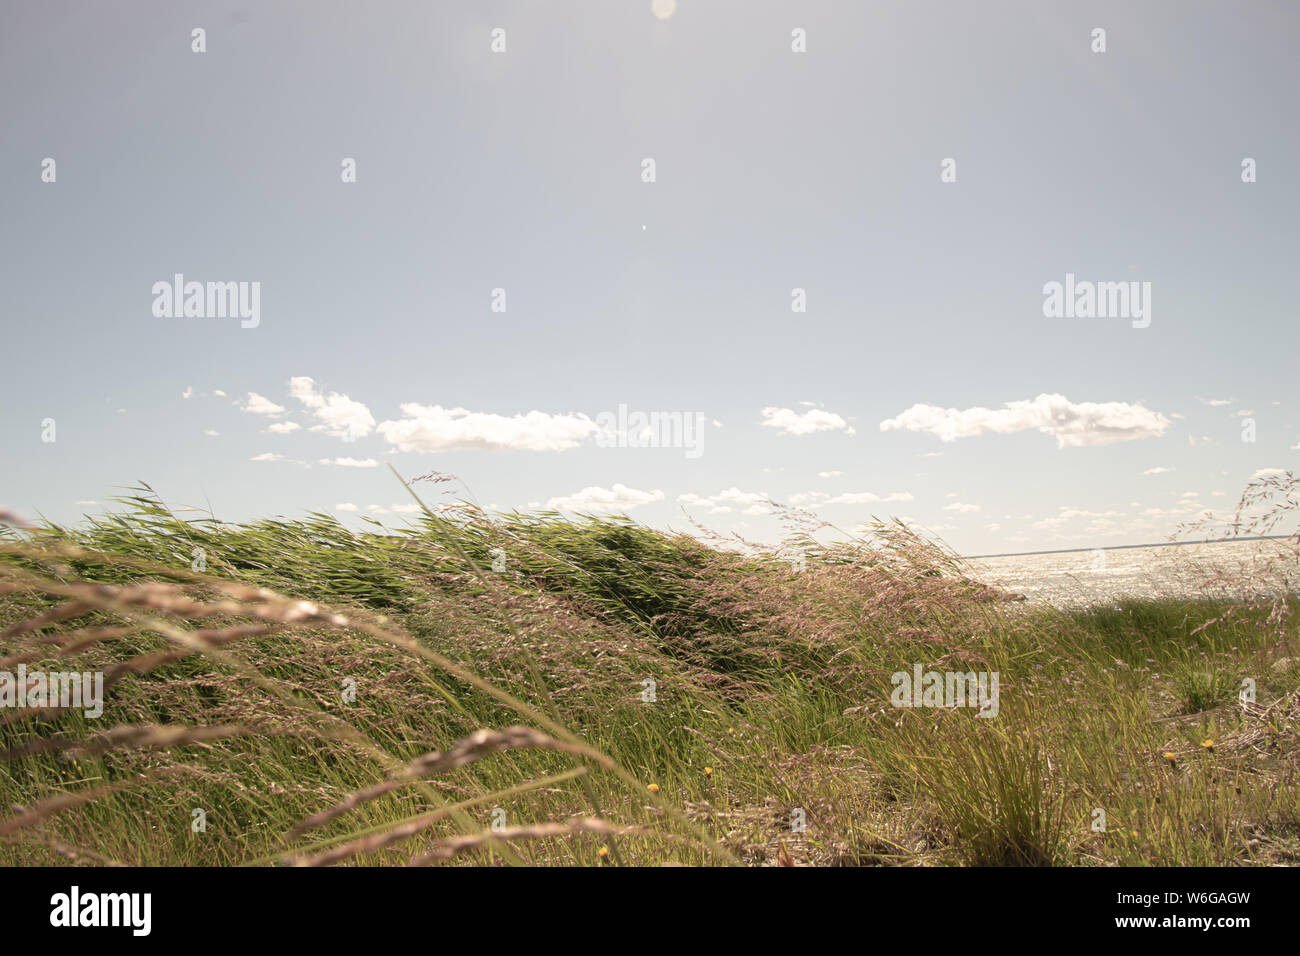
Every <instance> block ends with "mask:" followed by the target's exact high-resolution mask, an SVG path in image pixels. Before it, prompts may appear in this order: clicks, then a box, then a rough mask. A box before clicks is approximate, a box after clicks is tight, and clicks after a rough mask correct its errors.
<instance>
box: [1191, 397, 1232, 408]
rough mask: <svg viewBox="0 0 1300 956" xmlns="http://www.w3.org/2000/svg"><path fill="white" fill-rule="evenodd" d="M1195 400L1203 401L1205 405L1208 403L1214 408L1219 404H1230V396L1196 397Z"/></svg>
mask: <svg viewBox="0 0 1300 956" xmlns="http://www.w3.org/2000/svg"><path fill="white" fill-rule="evenodd" d="M1197 401H1199V402H1204V403H1205V404H1206V405H1210V406H1212V407H1214V408H1218V407H1219V406H1220V405H1231V404H1232V399H1230V398H1198V399H1197Z"/></svg>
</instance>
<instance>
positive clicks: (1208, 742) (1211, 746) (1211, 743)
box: [1201, 740, 1214, 750]
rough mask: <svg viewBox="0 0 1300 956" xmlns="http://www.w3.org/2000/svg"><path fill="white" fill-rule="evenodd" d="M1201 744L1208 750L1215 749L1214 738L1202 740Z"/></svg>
mask: <svg viewBox="0 0 1300 956" xmlns="http://www.w3.org/2000/svg"><path fill="white" fill-rule="evenodd" d="M1201 746H1202V747H1204V748H1205V749H1206V750H1213V749H1214V741H1213V740H1202V741H1201Z"/></svg>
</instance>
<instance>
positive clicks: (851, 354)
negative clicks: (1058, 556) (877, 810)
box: [0, 0, 1300, 554]
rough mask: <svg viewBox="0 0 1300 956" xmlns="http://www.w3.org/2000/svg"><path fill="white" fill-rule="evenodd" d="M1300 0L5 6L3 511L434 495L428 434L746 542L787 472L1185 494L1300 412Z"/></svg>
mask: <svg viewBox="0 0 1300 956" xmlns="http://www.w3.org/2000/svg"><path fill="white" fill-rule="evenodd" d="M195 31H201V32H200V33H196V32H195ZM1099 31H1102V32H1099ZM1298 39H1300V7H1297V6H1295V5H1293V4H1289V3H1271V2H1260V0H1247V2H1242V3H1234V4H1228V3H1223V2H1213V3H1197V2H1187V0H1178V2H1145V3H1142V4H1130V3H1095V2H1093V3H1088V4H1086V5H1083V4H1068V5H1067V4H1044V3H1039V2H1031V0H1025V2H1017V3H1008V2H981V3H952V2H945V3H937V2H925V0H905V2H888V3H883V2H882V3H870V4H867V3H827V2H815V0H806V2H793V0H791V2H759V0H744V2H740V0H736V2H704V0H699V2H696V0H679V2H676V3H674V2H672V0H656V2H654V3H651V2H650V0H590V2H578V0H564V2H559V0H556V2H521V3H506V2H475V3H470V2H460V0H456V2H451V0H446V2H436V3H428V2H421V3H415V2H411V3H394V2H375V3H368V4H353V3H338V2H321V0H313V2H300V3H288V2H280V0H274V2H259V3H256V4H251V3H202V4H199V3H186V2H165V3H163V2H134V3H131V4H129V5H117V4H90V3H67V2H60V0H41V2H9V3H6V4H4V5H3V6H0V117H3V128H4V131H5V132H4V136H3V137H0V209H2V210H3V215H0V284H2V287H3V289H4V296H5V308H4V312H3V315H4V318H3V322H4V333H3V339H0V341H3V349H2V351H3V353H4V355H5V358H6V361H5V362H4V365H3V369H4V371H3V373H2V374H0V408H2V409H3V415H0V443H2V446H0V447H3V449H4V453H3V458H0V507H6V508H9V509H11V510H13V511H15V512H17V513H19V514H22V515H25V516H27V517H31V518H37V517H44V518H46V519H49V520H53V521H59V522H74V521H77V520H79V519H80V517H81V516H82V515H83V514H94V513H98V512H102V511H104V510H106V509H110V508H112V507H114V505H113V502H112V500H111V499H112V498H113V496H114V495H119V494H122V493H124V491H123V490H124V489H125V488H127V487H128V486H130V485H132V484H134V483H136V482H137V481H144V482H147V483H148V484H149V485H150V486H151V487H153V488H154V489H155V490H156V491H157V492H158V494H159V495H160V496H162V498H163V499H164V500H165V501H166V502H167V503H168V504H169V505H171V506H172V507H174V508H177V509H180V508H184V507H196V508H201V509H203V510H204V511H209V510H210V511H211V513H212V514H214V515H215V516H216V517H218V518H221V519H224V520H229V521H245V520H253V519H258V518H263V517H269V516H275V515H284V516H289V517H293V516H298V515H302V514H304V513H306V512H308V511H324V512H329V513H333V514H336V515H337V516H338V517H339V518H340V519H342V520H344V521H346V522H348V523H350V524H354V525H358V526H360V522H361V521H362V520H363V518H364V517H365V516H367V515H369V516H371V517H374V518H377V519H378V520H380V521H383V522H384V523H386V524H394V525H400V524H402V523H404V522H405V521H408V520H409V519H410V514H409V508H410V507H411V506H410V499H409V497H407V496H406V493H405V491H404V490H403V489H402V487H401V485H400V484H399V483H398V481H397V480H396V478H395V477H394V476H393V474H392V473H391V472H390V471H389V469H388V468H387V467H386V463H391V464H392V465H393V467H395V468H396V469H397V471H398V472H399V473H400V474H402V475H403V476H405V477H412V476H416V475H421V474H426V473H429V472H431V471H441V472H446V473H450V474H454V475H456V476H458V478H459V479H460V480H461V482H463V484H455V485H452V486H447V485H442V486H438V489H437V490H439V491H441V490H444V489H447V488H449V487H450V488H452V489H454V493H455V496H458V497H467V498H472V500H474V501H476V502H477V503H479V504H480V505H482V506H484V507H487V508H490V509H499V510H511V509H519V510H535V509H555V510H561V511H565V512H575V513H576V512H597V513H601V512H616V513H626V514H628V515H630V516H631V517H633V518H635V519H637V520H638V521H642V522H644V523H646V524H649V525H652V526H655V527H662V528H671V529H675V530H681V531H690V530H691V529H692V521H696V522H699V523H700V524H703V525H706V526H708V527H710V528H713V529H716V530H717V531H720V532H723V533H730V532H736V533H739V534H741V535H743V536H745V537H747V538H751V539H754V540H766V541H775V540H777V539H778V538H779V537H780V534H781V526H780V524H779V522H778V521H777V520H776V519H775V518H774V517H773V516H772V515H771V509H770V507H769V506H767V505H766V504H764V499H772V500H775V501H778V502H781V503H783V504H786V505H792V506H798V507H803V508H807V509H810V510H814V511H815V512H816V513H817V514H818V515H820V516H822V517H823V518H824V519H825V520H827V521H829V522H832V523H833V524H835V525H836V526H838V527H841V528H844V529H846V530H851V529H853V528H855V527H857V526H859V525H860V524H861V523H862V522H865V521H869V520H870V519H871V518H872V517H873V516H874V517H880V518H888V517H899V518H903V519H905V520H908V521H910V522H913V523H914V524H915V525H917V526H918V527H920V528H922V529H925V530H927V531H929V532H930V533H932V534H934V535H936V536H938V537H940V538H942V539H943V540H945V541H946V542H947V543H948V544H949V545H950V546H952V547H953V548H954V549H956V550H957V551H958V552H960V553H963V554H982V553H996V552H1007V551H1032V550H1052V549H1058V548H1059V549H1063V548H1104V547H1107V546H1114V545H1121V544H1135V543H1144V542H1154V541H1160V540H1164V539H1166V538H1167V537H1168V535H1169V534H1170V533H1171V532H1173V531H1174V530H1175V528H1176V527H1178V526H1179V524H1180V523H1182V522H1185V521H1188V520H1193V519H1195V518H1196V517H1198V516H1199V515H1202V514H1204V513H1205V512H1206V511H1207V510H1208V511H1209V512H1210V513H1212V514H1216V515H1222V514H1224V513H1226V511H1228V510H1229V509H1231V507H1232V506H1233V505H1234V504H1235V502H1236V500H1237V497H1238V495H1239V494H1240V492H1241V491H1242V490H1243V488H1244V487H1245V485H1246V484H1247V483H1248V482H1250V481H1251V480H1252V478H1253V477H1254V476H1257V475H1261V474H1264V475H1266V474H1271V473H1276V472H1277V471H1278V470H1291V469H1294V468H1295V465H1296V461H1297V457H1298V456H1300V410H1298V409H1297V400H1298V399H1300V389H1298V388H1297V385H1296V372H1295V368H1296V356H1297V354H1298V353H1300V349H1298V348H1297V345H1300V311H1298V309H1297V303H1298V302H1300V268H1298V267H1297V266H1298V264H1300V235H1298V233H1297V229H1296V223H1297V221H1298V220H1300V185H1297V174H1298V172H1300V125H1298V124H1297V123H1296V122H1295V104H1294V101H1295V96H1296V92H1297V90H1300V57H1297V56H1296V55H1295V47H1296V43H1297V40H1298ZM177 276H180V277H181V278H180V279H177ZM177 283H179V285H180V295H179V296H176V295H174V294H173V291H172V290H173V289H174V288H175V286H176V285H177ZM191 283H196V285H189V286H188V287H187V284H191ZM227 283H233V285H226V284H227ZM1053 283H1056V284H1057V287H1054V286H1053ZM1094 292H1096V293H1097V294H1096V295H1095V296H1094V295H1093V293H1094ZM231 293H234V294H236V295H238V294H242V295H243V298H242V299H238V298H234V297H231V295H230V294H231ZM173 300H174V301H173ZM1067 300H1068V301H1067ZM241 306H242V309H241ZM638 416H644V418H639V417H638ZM434 498H435V499H436V498H437V496H436V495H435V496H434ZM441 500H445V499H441Z"/></svg>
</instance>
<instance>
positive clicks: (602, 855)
mask: <svg viewBox="0 0 1300 956" xmlns="http://www.w3.org/2000/svg"><path fill="white" fill-rule="evenodd" d="M596 855H597V856H599V857H600V858H601V859H602V860H603V859H605V857H607V856H609V847H607V846H602V847H601V848H600V849H599V850H597V851H596Z"/></svg>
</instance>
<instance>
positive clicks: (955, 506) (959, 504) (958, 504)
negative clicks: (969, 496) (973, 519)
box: [943, 501, 980, 515]
mask: <svg viewBox="0 0 1300 956" xmlns="http://www.w3.org/2000/svg"><path fill="white" fill-rule="evenodd" d="M943 510H944V511H957V512H960V513H961V514H964V515H965V514H972V513H973V512H976V511H979V510H980V506H979V505H969V504H966V503H965V502H964V501H954V502H953V503H952V504H950V505H944V506H943Z"/></svg>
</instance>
